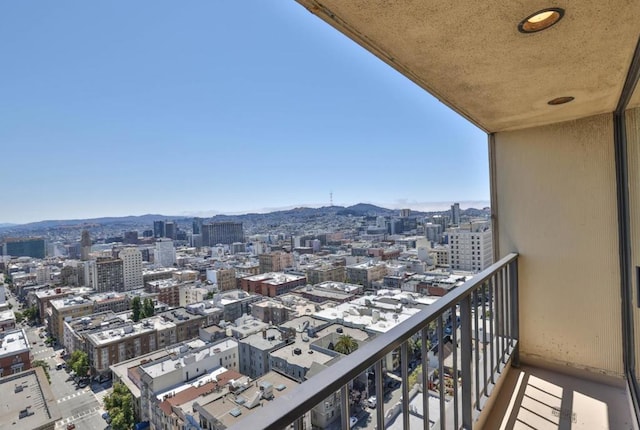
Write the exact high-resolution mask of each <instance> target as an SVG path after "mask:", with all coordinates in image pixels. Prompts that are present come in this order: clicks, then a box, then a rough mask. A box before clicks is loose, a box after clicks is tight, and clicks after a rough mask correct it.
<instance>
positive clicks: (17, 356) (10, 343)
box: [0, 328, 31, 377]
mask: <svg viewBox="0 0 640 430" xmlns="http://www.w3.org/2000/svg"><path fill="white" fill-rule="evenodd" d="M30 351H31V347H30V345H29V339H28V338H27V334H26V333H25V331H24V330H23V329H21V328H19V329H13V330H7V331H3V332H0V377H2V376H7V375H13V374H15V373H19V372H22V371H23V370H29V369H31V354H30Z"/></svg>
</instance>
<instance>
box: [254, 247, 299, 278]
mask: <svg viewBox="0 0 640 430" xmlns="http://www.w3.org/2000/svg"><path fill="white" fill-rule="evenodd" d="M258 258H259V260H260V273H268V272H282V271H283V270H284V269H286V268H287V267H291V266H293V255H292V254H290V253H288V252H284V251H273V252H269V253H267V254H260V255H259V256H258Z"/></svg>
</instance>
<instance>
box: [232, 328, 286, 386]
mask: <svg viewBox="0 0 640 430" xmlns="http://www.w3.org/2000/svg"><path fill="white" fill-rule="evenodd" d="M286 343H287V340H286V339H284V337H283V335H282V333H281V332H280V330H278V329H274V328H270V329H267V330H263V331H262V332H261V333H256V334H252V335H250V336H247V337H245V338H244V339H240V340H239V341H238V350H239V356H240V373H242V374H243V375H247V376H249V377H250V378H251V379H255V378H258V377H260V376H262V375H264V374H265V373H267V372H269V371H270V370H271V369H270V367H269V353H270V352H271V351H273V350H274V349H277V348H280V347H282V346H284V345H286Z"/></svg>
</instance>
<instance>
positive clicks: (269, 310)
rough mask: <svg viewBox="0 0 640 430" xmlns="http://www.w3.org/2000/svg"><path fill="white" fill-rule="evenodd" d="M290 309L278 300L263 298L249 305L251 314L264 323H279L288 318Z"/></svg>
mask: <svg viewBox="0 0 640 430" xmlns="http://www.w3.org/2000/svg"><path fill="white" fill-rule="evenodd" d="M290 312H291V310H290V309H289V308H288V307H286V306H285V305H283V304H282V303H280V302H276V301H275V300H272V299H264V300H262V301H259V302H256V303H253V304H252V305H251V315H253V316H254V317H255V318H257V319H259V320H260V321H263V322H265V323H269V324H274V325H280V324H282V323H283V322H285V321H288V320H289V318H290Z"/></svg>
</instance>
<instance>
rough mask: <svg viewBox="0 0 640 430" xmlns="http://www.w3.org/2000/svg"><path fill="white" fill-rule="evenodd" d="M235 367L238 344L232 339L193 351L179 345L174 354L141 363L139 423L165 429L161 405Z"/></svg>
mask: <svg viewBox="0 0 640 430" xmlns="http://www.w3.org/2000/svg"><path fill="white" fill-rule="evenodd" d="M237 365H238V344H237V342H236V341H235V340H233V339H226V340H223V341H221V342H218V343H216V344H208V345H205V346H203V347H200V348H196V349H192V348H189V347H188V346H187V345H183V346H181V347H180V348H179V350H178V352H177V353H176V354H171V355H167V356H165V357H162V358H158V359H155V360H153V361H148V362H146V363H143V364H141V365H140V367H139V374H140V411H141V416H140V418H141V420H143V421H146V420H148V421H150V423H151V424H152V426H153V428H158V429H160V428H166V427H165V426H164V425H163V423H166V420H167V418H169V417H168V416H163V412H164V411H163V408H161V407H159V406H160V404H161V403H162V402H164V401H166V400H167V399H169V398H172V397H174V396H175V395H176V393H180V392H183V391H185V390H187V389H190V388H197V387H201V386H203V385H205V384H208V383H212V382H216V381H217V376H218V375H220V374H221V373H224V372H226V371H227V370H228V369H231V370H234V369H237V367H238V366H237ZM236 375H237V376H240V375H238V374H236ZM167 412H169V411H167ZM166 415H171V414H170V413H168V414H166Z"/></svg>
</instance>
